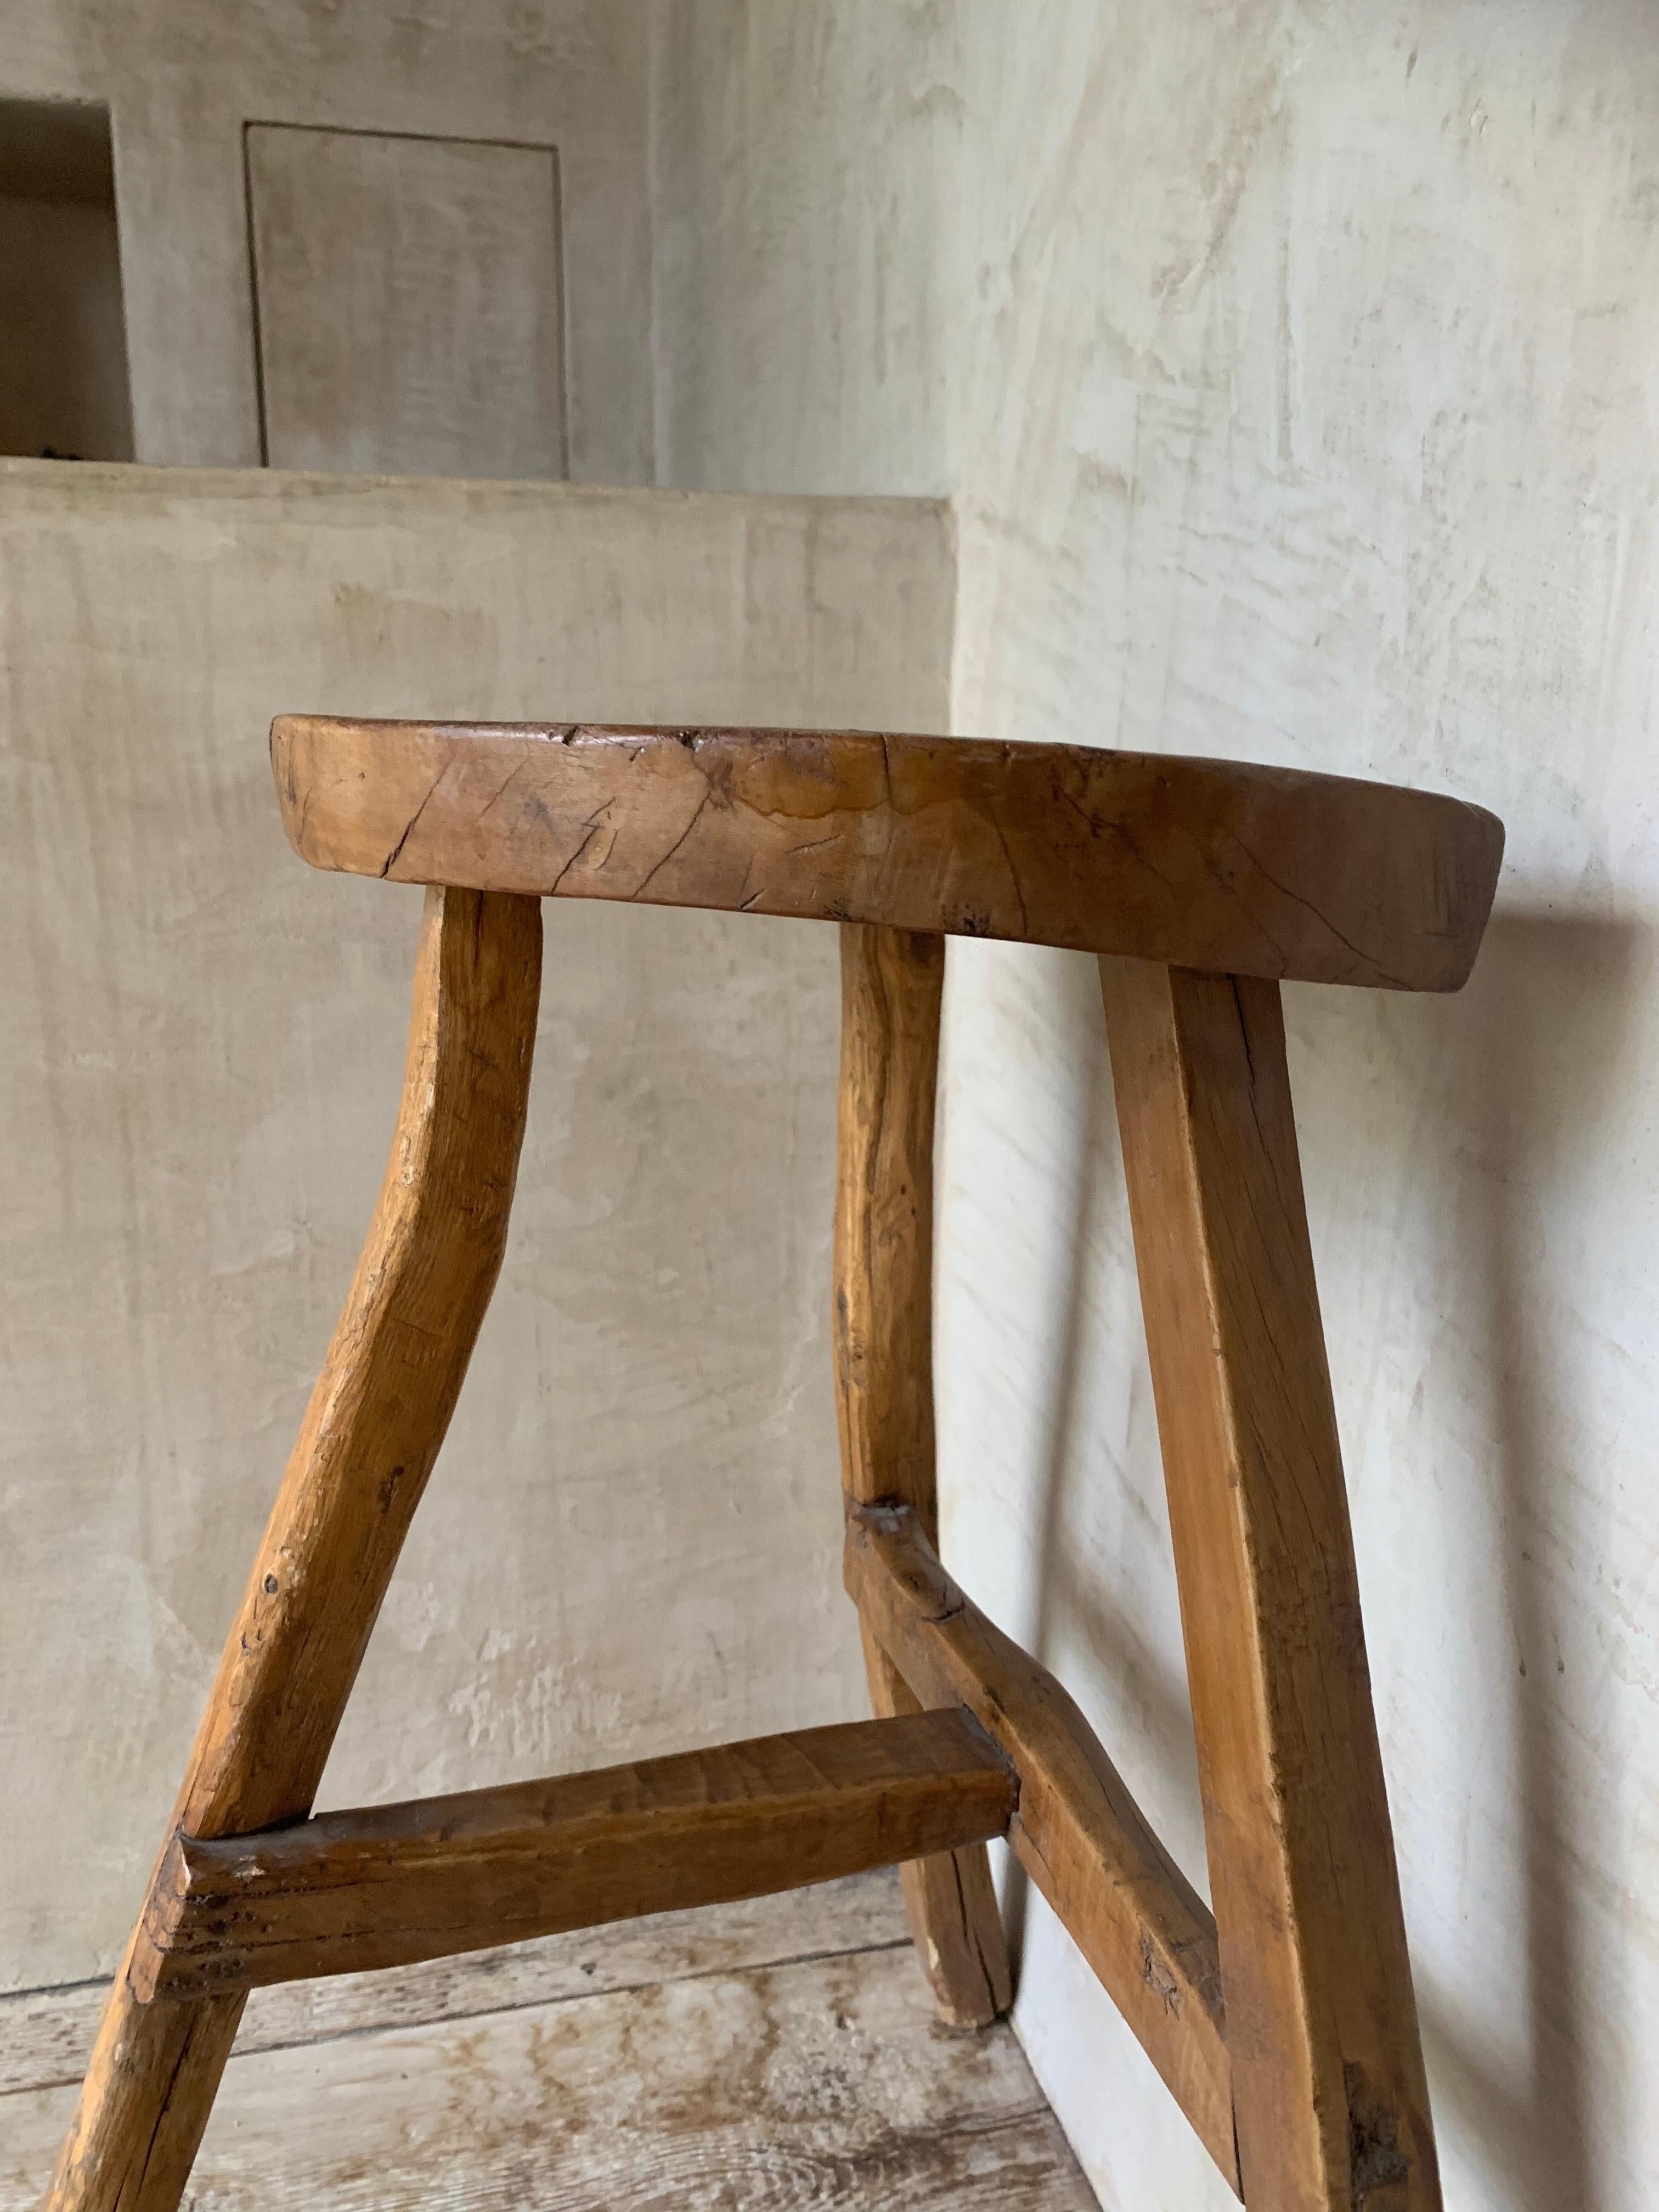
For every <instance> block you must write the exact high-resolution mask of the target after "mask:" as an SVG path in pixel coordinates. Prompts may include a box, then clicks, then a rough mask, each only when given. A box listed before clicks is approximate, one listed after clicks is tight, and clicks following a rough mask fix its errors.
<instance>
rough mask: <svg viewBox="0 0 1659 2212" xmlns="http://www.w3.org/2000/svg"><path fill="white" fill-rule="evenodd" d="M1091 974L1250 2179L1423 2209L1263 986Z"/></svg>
mask: <svg viewBox="0 0 1659 2212" xmlns="http://www.w3.org/2000/svg"><path fill="white" fill-rule="evenodd" d="M1101 977H1102V983H1103V991H1104V996H1105V1003H1106V1020H1107V1028H1108V1031H1109V1036H1110V1041H1111V1053H1112V1075H1113V1080H1114V1083H1115V1088H1116V1092H1117V1111H1118V1120H1119V1123H1120V1125H1121V1131H1122V1137H1123V1158H1124V1166H1125V1169H1126V1171H1127V1178H1128V1188H1129V1207H1130V1215H1131V1218H1132V1221H1133V1231H1134V1243H1135V1255H1136V1261H1137V1263H1138V1267H1139V1277H1140V1293H1141V1302H1142V1305H1143V1308H1144V1310H1145V1314H1146V1338H1147V1344H1148V1347H1149V1350H1150V1352H1151V1355H1152V1385H1153V1395H1154V1397H1155V1399H1156V1401H1157V1407H1158V1428H1159V1431H1160V1434H1161V1436H1162V1439H1163V1447H1164V1475H1165V1480H1166V1483H1167V1486H1168V1490H1169V1498H1170V1530H1171V1534H1172V1535H1173V1538H1174V1543H1175V1556H1176V1573H1177V1577H1178V1579H1179V1583H1180V1589H1181V1606H1182V1626H1183V1632H1184V1636H1185V1640H1186V1647H1187V1664H1188V1675H1189V1678H1190V1681H1191V1687H1192V1699H1193V1720H1194V1728H1195V1730H1196V1734H1197V1738H1198V1756H1199V1771H1200V1783H1201V1785H1202V1789H1203V1793H1204V1815H1205V1828H1206V1840H1207V1844H1208V1852H1209V1861H1210V1879H1211V1887H1212V1893H1213V1898H1214V1905H1215V1915H1216V1921H1217V1924H1218V1934H1219V1939H1220V1957H1221V1978H1222V1987H1223V1992H1224V1995H1225V2003H1226V2017H1227V2041H1228V2046H1229V2050H1230V2052H1231V2058H1232V2066H1233V2082H1234V2100H1235V2107H1234V2118H1235V2124H1236V2128H1237V2137H1238V2151H1239V2166H1240V2172H1241V2176H1242V2179H1243V2196H1244V2201H1245V2203H1247V2204H1250V2205H1258V2206H1261V2207H1263V2208H1264V2212H1265V2208H1267V2207H1271V2208H1272V2212H1316V2208H1317V2212H1338V2208H1340V2212H1437V2208H1438V2207H1439V2204H1440V2201H1441V2200H1440V2190H1439V2183H1438V2179H1437V2171H1436V2162H1435V2151H1434V2138H1433V2134H1432V2131H1431V2124H1430V2119H1429V2106H1428V2093H1427V2088H1426V2085H1425V2080H1424V2073H1423V2059H1422V2051H1421V2047H1420V2045H1419V2035H1418V2026H1417V2013H1416V2008H1415V2004H1414V2002H1413V1995H1412V1979H1411V1967H1410V1965H1409V1962H1408V1960H1407V1952H1406V1935H1405V1926H1404V1922H1403V1919H1402V1917H1401V1905H1400V1888H1399V1881H1398V1877H1397V1875H1396V1871H1395V1857H1394V1843H1393V1837H1392V1833H1391V1831H1390V1827H1389V1807H1388V1799H1387V1796H1386V1793H1385V1790H1384V1787H1383V1765H1382V1759H1381V1756H1380V1753H1379V1752H1378V1748H1377V1739H1376V1721H1375V1718H1374V1716H1373V1714H1372V1711H1371V1697H1370V1676H1369V1674H1368V1671H1367V1668H1366V1663H1365V1646H1364V1635H1363V1632H1362V1629H1361V1626H1360V1617H1359V1592H1358V1582H1357V1579H1356V1576H1355V1571H1354V1556H1353V1542H1352V1534H1351V1532H1350V1528H1349V1522H1348V1509H1347V1496H1346V1490H1345V1488H1344V1485H1343V1478H1342V1462H1341V1457H1340V1451H1339V1448H1338V1443H1337V1435H1336V1422H1335V1416H1334V1410H1333V1407H1332V1402H1331V1389H1330V1377H1329V1374H1328V1369H1327V1366H1326V1358H1325V1344H1324V1336H1323V1333H1322V1328H1321V1323H1320V1316H1319V1301H1318V1295H1317V1292H1316V1287H1315V1283H1314V1273H1313V1258H1312V1254H1311V1251H1310V1246H1309V1242H1308V1227H1307V1216H1306V1211H1305V1206H1304V1199H1303V1192H1302V1177H1301V1168H1300V1164H1299V1160H1298V1157H1297V1143H1296V1125H1295V1122H1294V1120H1293V1118H1292V1115H1291V1093H1290V1082H1289V1076H1288V1073H1287V1070H1286V1066H1285V1030H1284V1021H1283V1017H1282V1014H1281V1011H1280V1007H1279V990H1278V987H1277V985H1275V984H1273V983H1266V982H1259V981H1246V980H1243V979H1238V978H1233V977H1230V976H1225V975H1196V974H1194V973H1191V972H1190V971H1187V970H1182V969H1165V968H1160V967H1157V966H1153V965H1151V964H1149V963H1143V962H1138V961H1127V960H1115V959H1108V960H1103V961H1102V963H1101Z"/></svg>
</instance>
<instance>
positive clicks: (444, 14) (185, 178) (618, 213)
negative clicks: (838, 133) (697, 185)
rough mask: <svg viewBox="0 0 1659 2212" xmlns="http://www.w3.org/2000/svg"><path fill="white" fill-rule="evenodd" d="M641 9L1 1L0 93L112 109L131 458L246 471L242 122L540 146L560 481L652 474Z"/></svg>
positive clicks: (542, 3) (249, 436)
mask: <svg viewBox="0 0 1659 2212" xmlns="http://www.w3.org/2000/svg"><path fill="white" fill-rule="evenodd" d="M646 90H647V15H646V11H645V10H644V9H642V8H640V7H638V6H624V7H616V6H613V5H611V4H610V0H398V4H396V5H387V4H386V0H352V4H350V5H349V6H341V5H338V4H337V0H258V3H257V4H236V5H225V4H222V0H0V97H11V98H15V99H24V100H99V101H102V102H104V103H106V105H107V106H108V107H109V110H110V114H111V121H112V133H113V141H114V154H115V197H116V211H117V216H118V223H119V228H120V238H121V270H122V279H123V287H124V291H125V305H126V329H127V346H128V353H129V357H130V361H131V374H132V414H133V433H134V438H135V446H134V451H135V452H136V453H137V458H138V459H140V460H141V461H149V462H156V463H166V464H170V465H175V466H191V467H193V466H219V465H230V466H236V465H244V466H252V465H257V464H258V461H259V459H260V450H259V401H258V382H257V369H256V364H255V349H254V332H253V287H252V270H251V266H250V262H249V255H248V219H247V202H246V190H245V178H244V173H243V150H242V126H243V125H244V124H245V123H248V122H255V123H286V124H303V125H325V126H327V127H328V128H330V129H333V130H340V131H407V132H413V133H416V134H418V135H426V136H436V137H453V138H482V139H498V140H511V141H519V142H523V143H530V144H533V145H552V146H554V147H556V149H557V152H558V158H559V178H560V187H561V191H560V202H561V210H562V219H563V232H564V237H563V246H564V252H563V277H564V288H565V301H564V304H565V313H566V323H565V371H566V377H567V382H568V434H569V457H570V468H569V473H570V475H571V476H572V477H575V478H577V479H579V480H588V481H598V482H602V483H649V482H650V481H651V477H652V450H651V438H652V420H651V376H650V272H651V258H650V236H649V207H648V199H647V168H646V151H647V124H646Z"/></svg>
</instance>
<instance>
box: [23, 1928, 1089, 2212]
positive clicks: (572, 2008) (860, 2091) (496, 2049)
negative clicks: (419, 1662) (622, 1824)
mask: <svg viewBox="0 0 1659 2212" xmlns="http://www.w3.org/2000/svg"><path fill="white" fill-rule="evenodd" d="M612 1932H613V1933H614V1932H616V1931H612ZM801 1948H803V1949H805V1948H807V1947H806V1946H805V1944H803V1945H802V1947H801ZM596 1955H598V1954H596ZM465 1963H466V1962H465V1961H461V1962H458V1964H460V1965H465ZM388 1978H389V1977H388ZM303 1986H304V1985H296V1987H295V1991H294V1992H293V1993H295V1994H297V1993H298V1990H299V1988H301V1987H303ZM311 1986H312V1987H313V1988H325V1987H327V1986H328V1985H327V1984H312V1985H311ZM268 1994H270V1993H269V1992H263V1991H262V1992H258V1993H256V1996H255V1998H254V2000H253V2002H254V2004H255V2005H257V2004H258V2002H259V1999H260V1997H261V1996H265V1995H268ZM285 1994H286V1993H285ZM64 2106H65V2099H64V2093H62V2092H46V2093H41V2094H37V2095H34V2096H28V2097H15V2098H12V2099H9V2100H7V2104H6V2106H5V2107H4V2108H3V2112H0V2212H31V2208H33V2205H34V2204H35V2203H36V2202H37V2200H38V2196H39V2191H40V2180H41V2177H42V2175H43V2173H44V2172H45V2169H46V2165H47V2164H49V2163H50V2160H51V2145H52V2138H53V2135H54V2132H56V2131H60V2130H61V2129H62V2125H63V2120H64ZM191 2201H192V2202H193V2203H196V2204H198V2205H200V2206H203V2207H204V2208H205V2207H211V2208H212V2212H301V2208H304V2212H322V2209H323V2208H325V2212H592V2208H593V2207H597V2206H604V2207H605V2208H606V2209H607V2212H663V2208H664V2207H665V2206H670V2205H671V2206H674V2207H675V2208H677V2212H678V2209H679V2208H684V2212H732V2208H736V2207H740V2208H742V2212H809V2208H810V2212H891V2208H893V2207H894V2206H896V2205H902V2206H904V2207H905V2208H906V2212H1094V2199H1093V2197H1091V2194H1090V2191H1089V2187H1088V2184H1087V2183H1086V2182H1085V2179H1084V2178H1083V2176H1082V2175H1081V2174H1080V2173H1079V2171H1078V2168H1077V2163H1076V2160H1074V2159H1073V2155H1072V2154H1071V2152H1070V2150H1069V2148H1067V2146H1066V2139H1065V2137H1064V2136H1063V2135H1062V2134H1061V2133H1060V2128H1059V2125H1058V2124H1057V2123H1056V2121H1055V2120H1054V2116H1053V2114H1052V2113H1051V2112H1049V2111H1048V2106H1047V2105H1046V2104H1045V2102H1044V2100H1043V2097H1042V2092H1041V2090H1040V2089H1039V2088H1038V2087H1037V2086H1036V2082H1035V2081H1033V2080H1032V2078H1031V2072H1030V2067H1029V2065H1028V2064H1027V2063H1026V2059H1025V2055H1024V2052H1023V2051H1021V2049H1020V2047H1019V2045H1018V2043H1017V2042H1016V2041H1015V2039H1014V2038H1013V2035H1012V2033H1011V2032H1010V2030H1009V2029H1008V2028H1007V2027H1006V2025H1004V2026H1000V2027H996V2028H994V2029H993V2030H992V2031H991V2032H990V2033H987V2034H985V2035H976V2036H960V2035H951V2034H949V2033H945V2032H944V2031H942V2030H941V2029H939V2027H937V2026H936V2025H935V2023H934V2021H933V2016H932V2006H931V2003H930V2002H929V1999H928V1996H927V1989H926V1985H925V1984H923V1982H922V1980H921V1977H920V1975H918V1974H917V1972H916V1971H915V1966H914V1965H913V1964H912V1961H911V1959H910V1955H909V1947H908V1945H905V1946H904V1947H903V1948H900V1949H896V1950H894V1949H886V1950H880V1951H875V1952H868V1951H866V1952H864V1953H862V1954H858V1955H856V1956H854V1957H850V1958H842V1957H829V1958H824V1957H821V1956H820V1957H813V1956H805V1957H798V1958H797V1959H796V1960H795V1961H794V1962H793V1963H792V1964H787V1965H782V1966H763V1967H759V1968H756V1969H751V1970H750V1971H748V1972H720V1973H715V1974H705V1975H702V1976H699V1977H697V1978H693V1979H684V1980H680V1981H678V1982H674V1983H671V1984H666V1985H664V1986H660V1987H647V1988H643V1989H637V1990H626V1991H619V1992H616V1993H614V1994H611V1995H599V1996H591V1997H584V1998H579V1999H577V2000H576V2001H575V2002H568V2003H558V2004H550V2005H532V2006H530V2007H528V2008H520V2009H517V2010H514V2011H512V2012H507V2013H495V2014H482V2015H480V2014H477V2013H472V2014H470V2015H468V2016H467V2017H465V2018H463V2019H459V2020H453V2021H437V2022H435V2023H432V2024H430V2025H428V2026H425V2027H417V2028H413V2029H402V2030H398V2031H396V2032H392V2033H386V2032H380V2033H370V2034H366V2035H353V2036H350V2037H349V2038H346V2039H342V2040H338V2041H335V2042H331V2043H325V2044H323V2045H312V2046H301V2047H298V2048H293V2049H289V2050H285V2051H271V2052H268V2053H262V2054H260V2055H259V2056H258V2057H250V2058H247V2059H244V2058H242V2057H241V2056H240V2046H239V2052H238V2056H237V2057H234V2059H233V2060H232V2062H231V2064H230V2066H229V2069H228V2072H227V2075H226V2078H225V2083H224V2088H223V2091H222V2094H221V2096H220V2099H219V2102H218V2106H217V2107H216V2111H215V2113H214V2117H213V2119H212V2122H211V2124H210V2126H209V2129H208V2131H207V2137H206V2140H205V2142H204V2144H203V2147H202V2153H201V2156H200V2158H199V2160H197V2168H196V2176H195V2179H194V2180H193V2182H192V2185H191Z"/></svg>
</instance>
